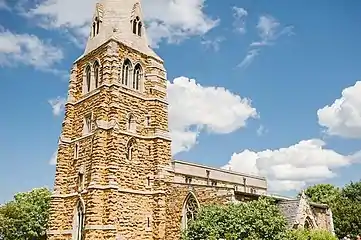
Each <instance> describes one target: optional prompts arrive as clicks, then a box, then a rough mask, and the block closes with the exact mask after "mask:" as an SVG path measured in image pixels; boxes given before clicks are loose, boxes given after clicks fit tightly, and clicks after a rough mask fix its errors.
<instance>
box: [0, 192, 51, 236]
mask: <svg viewBox="0 0 361 240" xmlns="http://www.w3.org/2000/svg"><path fill="white" fill-rule="evenodd" d="M50 195H51V194H50V191H49V190H48V189H46V188H38V189H33V190H32V191H30V192H27V193H18V194H16V195H15V196H14V200H12V201H10V202H8V203H6V204H5V205H3V206H1V207H0V239H3V240H42V239H46V229H47V224H48V219H49V203H50Z"/></svg>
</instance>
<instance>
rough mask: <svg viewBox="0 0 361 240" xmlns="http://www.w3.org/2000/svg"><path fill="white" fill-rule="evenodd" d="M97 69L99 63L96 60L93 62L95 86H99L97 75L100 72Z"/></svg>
mask: <svg viewBox="0 0 361 240" xmlns="http://www.w3.org/2000/svg"><path fill="white" fill-rule="evenodd" d="M99 69H100V64H99V62H98V61H95V63H94V80H95V88H98V87H99V79H100V77H99V73H100V71H99Z"/></svg>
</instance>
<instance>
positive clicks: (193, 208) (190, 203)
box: [182, 193, 199, 229]
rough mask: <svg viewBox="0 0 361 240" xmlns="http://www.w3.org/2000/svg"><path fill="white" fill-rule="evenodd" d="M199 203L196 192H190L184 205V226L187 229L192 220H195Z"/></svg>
mask: <svg viewBox="0 0 361 240" xmlns="http://www.w3.org/2000/svg"><path fill="white" fill-rule="evenodd" d="M198 208H199V204H198V201H197V199H196V198H195V196H194V194H192V193H189V194H188V196H187V198H186V201H185V203H184V206H183V216H182V228H183V229H187V226H188V224H189V222H190V221H193V220H194V219H195V217H196V214H197V212H198Z"/></svg>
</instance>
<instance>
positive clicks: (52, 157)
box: [49, 151, 58, 165]
mask: <svg viewBox="0 0 361 240" xmlns="http://www.w3.org/2000/svg"><path fill="white" fill-rule="evenodd" d="M57 157H58V151H55V152H54V153H53V155H51V158H50V160H49V164H50V165H56V159H57Z"/></svg>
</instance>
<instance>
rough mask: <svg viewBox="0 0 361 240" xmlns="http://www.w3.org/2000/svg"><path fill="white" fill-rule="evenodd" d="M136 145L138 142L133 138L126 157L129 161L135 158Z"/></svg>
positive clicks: (129, 142) (129, 143)
mask: <svg viewBox="0 0 361 240" xmlns="http://www.w3.org/2000/svg"><path fill="white" fill-rule="evenodd" d="M135 144H136V141H135V139H134V138H132V139H130V140H129V141H128V144H127V153H126V156H127V159H128V160H129V161H132V159H133V158H134V148H135Z"/></svg>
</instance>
